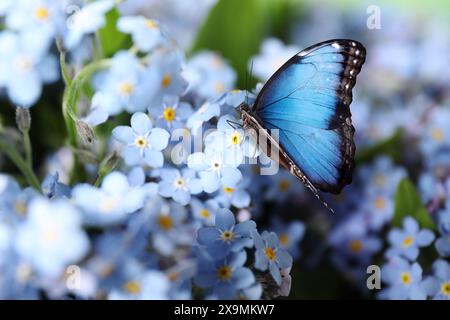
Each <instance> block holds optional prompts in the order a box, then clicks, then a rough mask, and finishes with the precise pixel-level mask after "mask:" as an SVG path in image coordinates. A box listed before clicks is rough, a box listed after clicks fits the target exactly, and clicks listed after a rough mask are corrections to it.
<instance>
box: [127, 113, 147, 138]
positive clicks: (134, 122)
mask: <svg viewBox="0 0 450 320" xmlns="http://www.w3.org/2000/svg"><path fill="white" fill-rule="evenodd" d="M131 127H132V128H133V130H134V131H135V132H137V133H139V134H147V133H149V132H150V130H151V129H152V123H151V121H150V118H149V117H148V116H147V115H146V114H145V113H143V112H136V113H135V114H133V116H132V117H131Z"/></svg>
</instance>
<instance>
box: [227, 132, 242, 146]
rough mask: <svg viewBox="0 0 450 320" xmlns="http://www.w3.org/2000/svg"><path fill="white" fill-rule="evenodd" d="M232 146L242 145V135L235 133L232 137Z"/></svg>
mask: <svg viewBox="0 0 450 320" xmlns="http://www.w3.org/2000/svg"><path fill="white" fill-rule="evenodd" d="M230 141H231V144H234V145H238V144H240V143H241V135H240V134H239V133H238V132H237V131H235V132H233V134H232V135H231V137H230Z"/></svg>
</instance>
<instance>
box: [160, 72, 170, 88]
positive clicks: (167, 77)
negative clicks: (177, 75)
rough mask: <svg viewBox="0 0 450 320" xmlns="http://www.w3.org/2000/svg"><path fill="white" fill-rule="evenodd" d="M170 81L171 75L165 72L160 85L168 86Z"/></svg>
mask: <svg viewBox="0 0 450 320" xmlns="http://www.w3.org/2000/svg"><path fill="white" fill-rule="evenodd" d="M171 82H172V77H171V76H170V74H167V73H166V74H165V75H164V76H163V78H162V80H161V85H162V86H163V88H167V87H168V86H170V83H171Z"/></svg>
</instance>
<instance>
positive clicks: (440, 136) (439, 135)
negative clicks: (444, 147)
mask: <svg viewBox="0 0 450 320" xmlns="http://www.w3.org/2000/svg"><path fill="white" fill-rule="evenodd" d="M431 137H432V138H433V140H435V141H437V142H440V141H442V140H444V132H442V130H441V129H439V128H434V129H433V130H431Z"/></svg>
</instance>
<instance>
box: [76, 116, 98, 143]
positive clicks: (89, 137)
mask: <svg viewBox="0 0 450 320" xmlns="http://www.w3.org/2000/svg"><path fill="white" fill-rule="evenodd" d="M76 127H77V132H78V135H79V136H80V138H81V141H83V143H84V144H91V143H93V142H94V140H95V133H94V130H92V128H91V126H90V125H88V124H87V123H86V122H83V121H81V120H77V121H76Z"/></svg>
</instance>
